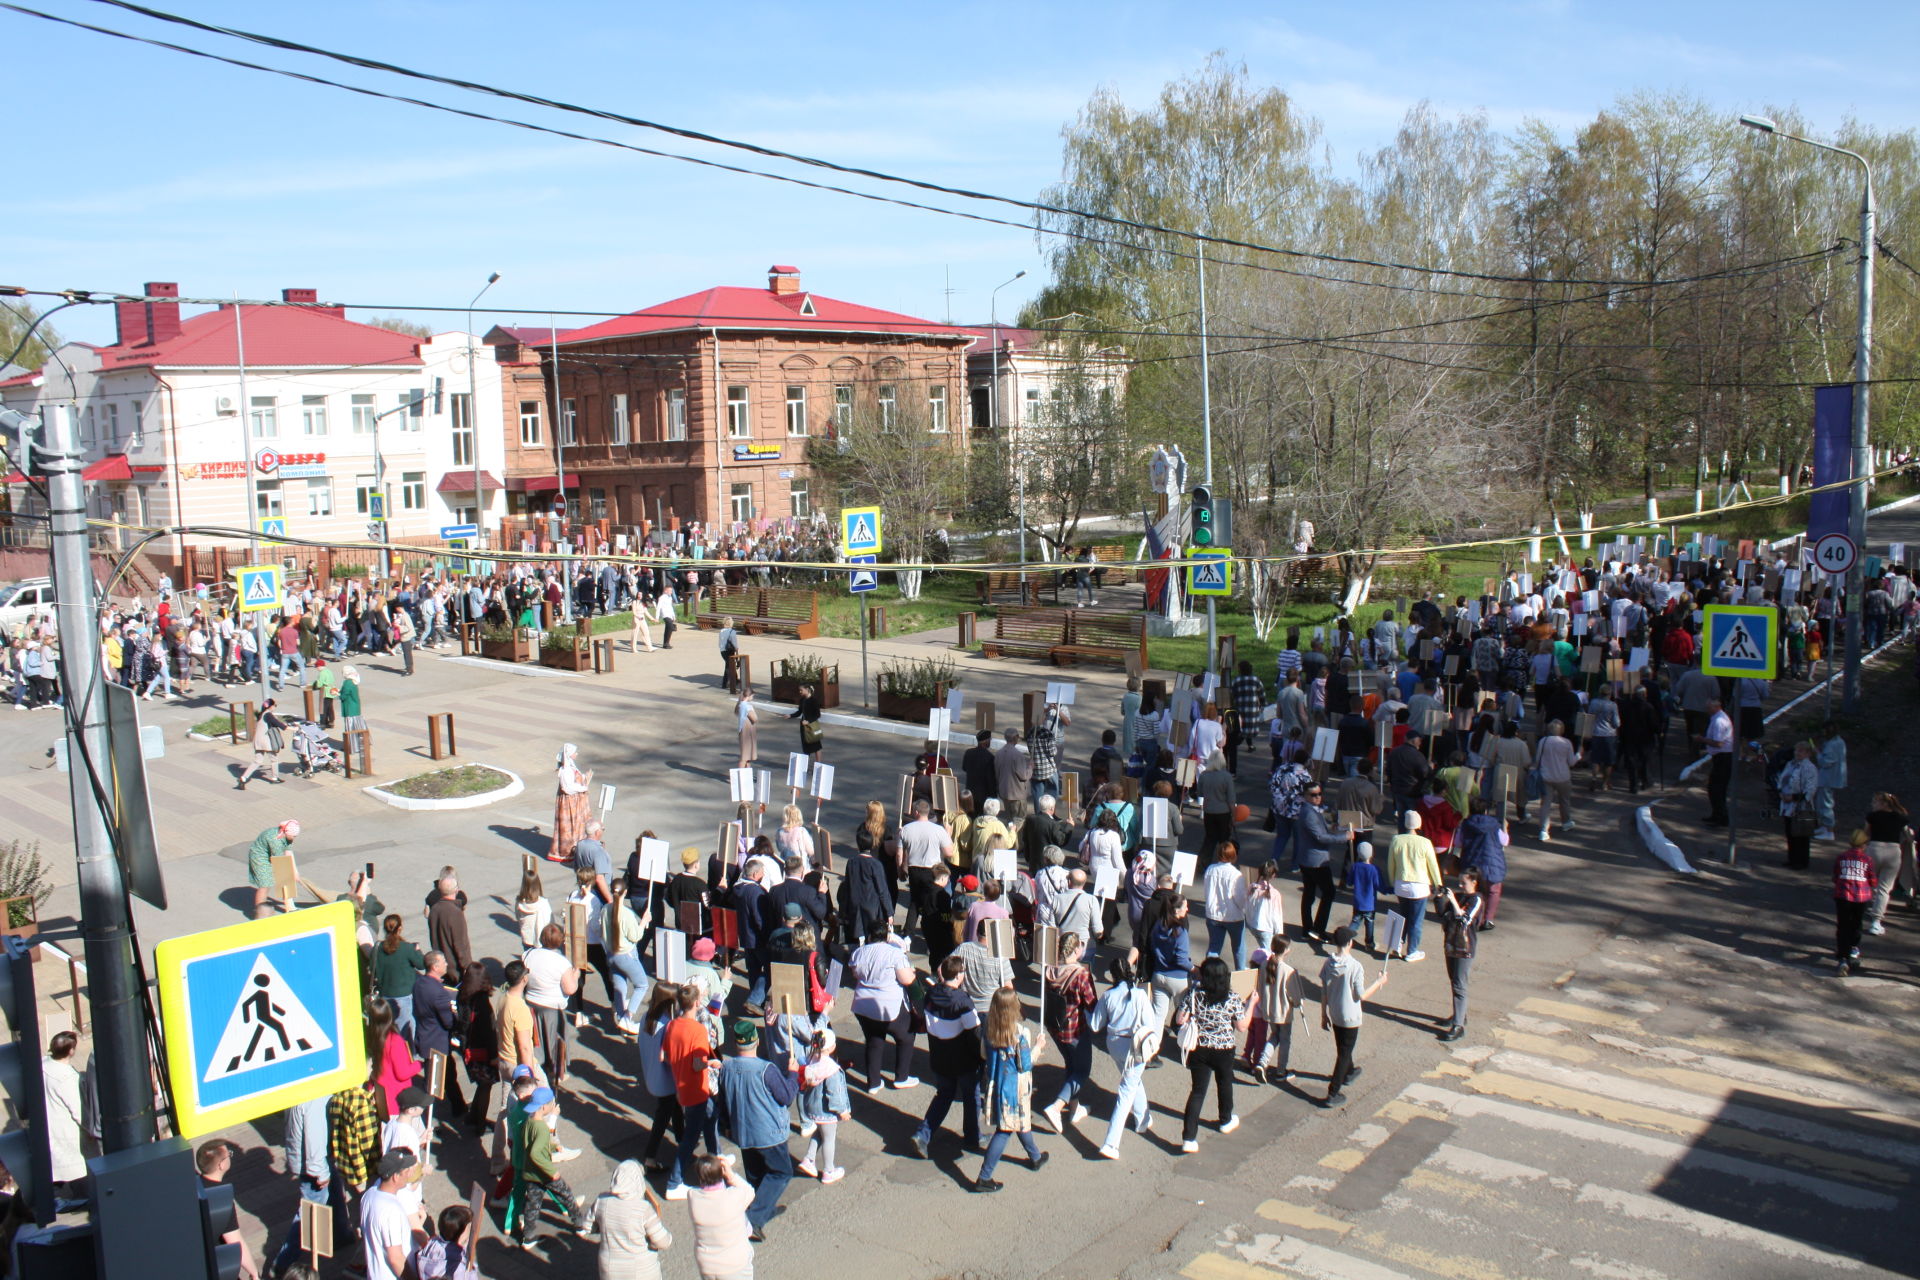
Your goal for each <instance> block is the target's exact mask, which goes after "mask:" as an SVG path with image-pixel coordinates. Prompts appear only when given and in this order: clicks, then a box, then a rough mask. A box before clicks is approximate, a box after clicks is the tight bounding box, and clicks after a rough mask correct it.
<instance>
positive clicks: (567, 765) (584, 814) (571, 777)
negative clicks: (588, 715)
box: [547, 742, 593, 863]
mask: <svg viewBox="0 0 1920 1280" xmlns="http://www.w3.org/2000/svg"><path fill="white" fill-rule="evenodd" d="M579 750H580V748H578V747H576V746H574V745H573V744H572V743H571V742H569V743H566V744H564V745H563V746H562V747H561V748H560V756H559V758H558V759H557V760H555V761H554V763H555V764H556V765H557V766H558V768H556V769H555V770H554V774H555V777H556V779H557V785H556V788H555V791H554V802H553V843H552V844H551V845H549V846H548V847H547V861H549V862H567V863H571V862H572V861H573V846H574V845H576V844H579V843H580V838H581V837H582V836H584V835H585V834H586V832H587V819H588V817H589V816H590V815H589V808H588V805H587V786H588V784H589V783H591V782H592V781H593V775H592V774H591V773H588V772H586V771H584V770H582V769H581V768H580V766H579V765H578V764H577V763H575V761H574V756H575V755H576V754H577V753H578V752H579Z"/></svg>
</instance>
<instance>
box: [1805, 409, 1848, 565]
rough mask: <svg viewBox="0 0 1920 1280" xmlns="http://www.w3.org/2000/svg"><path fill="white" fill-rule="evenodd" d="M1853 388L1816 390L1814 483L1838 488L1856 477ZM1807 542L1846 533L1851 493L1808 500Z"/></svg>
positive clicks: (1839, 492)
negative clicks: (1833, 534) (1854, 466)
mask: <svg viewBox="0 0 1920 1280" xmlns="http://www.w3.org/2000/svg"><path fill="white" fill-rule="evenodd" d="M1852 443H1853V384H1852V383H1846V384H1843V385H1841V386H1837V387H1815V388H1814V389H1813V483H1814V484H1815V485H1823V484H1838V483H1839V482H1840V481H1842V480H1846V479H1849V478H1851V477H1852V475H1853V458H1852V448H1851V446H1852ZM1808 501H1809V503H1810V505H1809V506H1808V508H1807V541H1808V542H1809V543H1813V542H1818V541H1820V539H1822V538H1824V537H1826V536H1827V535H1828V534H1830V533H1845V532H1847V526H1848V508H1849V504H1850V502H1851V498H1850V495H1849V491H1848V490H1846V489H1833V490H1829V491H1828V492H1826V493H1816V494H1814V495H1813V497H1812V498H1811V499H1809V500H1808Z"/></svg>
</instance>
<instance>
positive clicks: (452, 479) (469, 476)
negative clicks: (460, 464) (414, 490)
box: [433, 469, 503, 493]
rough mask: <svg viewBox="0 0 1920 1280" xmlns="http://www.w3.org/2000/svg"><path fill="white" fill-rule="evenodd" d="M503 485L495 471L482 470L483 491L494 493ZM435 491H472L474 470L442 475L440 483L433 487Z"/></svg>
mask: <svg viewBox="0 0 1920 1280" xmlns="http://www.w3.org/2000/svg"><path fill="white" fill-rule="evenodd" d="M502 487H503V486H502V485H501V483H500V479H499V477H498V476H496V475H494V474H493V472H491V471H482V472H481V473H480V489H481V492H483V493H492V492H494V491H495V490H497V489H500V488H502ZM433 491H434V492H435V493H472V492H473V472H472V470H471V469H469V470H466V471H449V472H447V474H445V475H443V476H441V477H440V483H439V484H437V485H435V486H434V487H433Z"/></svg>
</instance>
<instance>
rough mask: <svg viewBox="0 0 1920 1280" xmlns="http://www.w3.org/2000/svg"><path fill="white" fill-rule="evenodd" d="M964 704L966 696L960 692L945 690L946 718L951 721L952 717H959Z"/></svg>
mask: <svg viewBox="0 0 1920 1280" xmlns="http://www.w3.org/2000/svg"><path fill="white" fill-rule="evenodd" d="M965 702H966V695H965V694H963V693H961V692H960V690H958V689H949V690H947V718H948V719H949V720H951V719H952V718H953V717H954V716H957V715H959V714H960V708H961V706H962V705H963V704H964V703H965Z"/></svg>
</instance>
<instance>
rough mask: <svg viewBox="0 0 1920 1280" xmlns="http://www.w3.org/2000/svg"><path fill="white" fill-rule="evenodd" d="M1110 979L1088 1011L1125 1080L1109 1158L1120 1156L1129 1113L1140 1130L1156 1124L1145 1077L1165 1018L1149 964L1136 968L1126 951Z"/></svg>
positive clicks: (1118, 1090) (1117, 1094)
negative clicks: (1150, 984) (1156, 1004)
mask: <svg viewBox="0 0 1920 1280" xmlns="http://www.w3.org/2000/svg"><path fill="white" fill-rule="evenodd" d="M1107 980H1108V981H1109V982H1111V983H1112V984H1113V985H1112V986H1110V987H1108V988H1107V993H1106V994H1105V995H1103V996H1101V997H1100V999H1099V1000H1098V1001H1097V1002H1096V1003H1095V1004H1094V1006H1093V1008H1092V1009H1091V1010H1089V1011H1088V1013H1087V1023H1086V1025H1087V1030H1088V1031H1090V1032H1092V1033H1093V1034H1095V1035H1100V1036H1103V1037H1105V1038H1104V1040H1103V1041H1102V1044H1103V1047H1104V1048H1105V1049H1106V1051H1107V1053H1108V1054H1109V1055H1111V1056H1112V1058H1113V1062H1114V1065H1115V1066H1117V1067H1119V1068H1120V1083H1119V1084H1118V1085H1116V1086H1115V1087H1114V1095H1113V1114H1112V1115H1111V1116H1109V1117H1108V1118H1107V1136H1106V1139H1105V1141H1103V1142H1102V1143H1101V1144H1100V1155H1101V1156H1102V1157H1103V1158H1105V1159H1108V1160H1118V1159H1119V1158H1120V1138H1121V1135H1123V1134H1124V1133H1125V1132H1126V1129H1127V1120H1128V1119H1129V1118H1131V1119H1132V1120H1133V1127H1134V1130H1135V1131H1136V1132H1138V1133H1146V1132H1147V1131H1148V1130H1150V1129H1151V1128H1152V1127H1153V1113H1152V1111H1151V1110H1149V1109H1148V1107H1147V1087H1146V1083H1145V1080H1146V1074H1147V1063H1149V1062H1151V1061H1152V1060H1153V1058H1154V1055H1155V1054H1157V1053H1159V1052H1160V1037H1161V1035H1162V1032H1163V1030H1164V1027H1165V1024H1164V1023H1163V1022H1162V1021H1161V1019H1160V1018H1158V1017H1157V1016H1155V1014H1154V1009H1153V994H1152V992H1151V991H1149V990H1148V988H1147V982H1146V970H1144V969H1143V970H1140V971H1139V972H1137V973H1136V972H1135V970H1134V968H1133V966H1132V965H1130V964H1128V963H1127V958H1126V957H1125V956H1116V957H1114V961H1113V963H1112V964H1111V965H1109V966H1108V968H1107Z"/></svg>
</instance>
